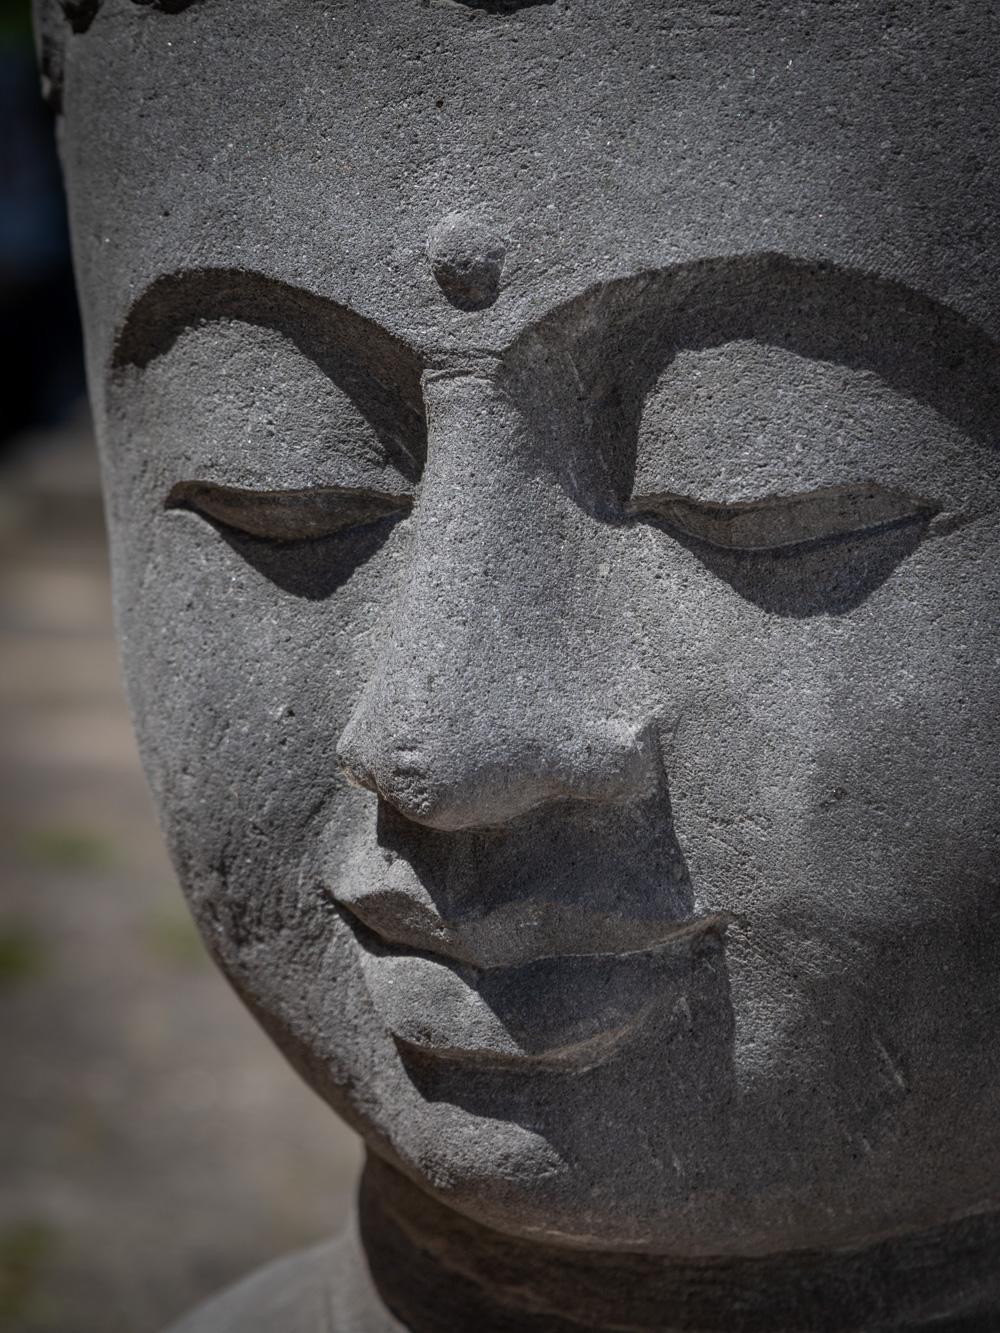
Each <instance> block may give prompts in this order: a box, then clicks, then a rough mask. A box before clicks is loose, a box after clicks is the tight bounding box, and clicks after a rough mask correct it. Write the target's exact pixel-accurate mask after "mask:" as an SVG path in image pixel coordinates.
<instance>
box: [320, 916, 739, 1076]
mask: <svg viewBox="0 0 1000 1333" xmlns="http://www.w3.org/2000/svg"><path fill="white" fill-rule="evenodd" d="M338 906H339V908H340V911H341V915H342V917H343V918H344V920H345V921H346V922H347V923H348V925H349V926H350V928H351V931H352V933H353V935H354V938H355V940H356V941H357V944H358V949H359V954H360V959H361V966H362V970H363V973H364V977H365V981H366V984H367V987H368V991H369V994H370V996H371V998H372V1001H373V1003H374V1005H375V1007H376V1009H377V1010H378V1012H379V1014H380V1016H381V1017H382V1019H383V1021H384V1022H385V1025H386V1027H387V1029H388V1031H389V1033H390V1034H391V1036H392V1038H393V1040H394V1042H395V1044H396V1047H397V1049H398V1050H399V1052H400V1054H401V1056H402V1057H403V1058H404V1059H410V1060H417V1061H425V1062H427V1061H434V1062H450V1063H456V1064H464V1065H469V1066H478V1067H481V1068H491V1067H492V1068H496V1069H508V1070H516V1069H523V1070H526V1071H530V1070H538V1069H542V1068H544V1069H550V1070H566V1071H572V1072H574V1073H579V1072H582V1071H583V1070H586V1069H591V1068H594V1067H596V1066H598V1065H601V1064H604V1063H606V1062H607V1061H608V1060H609V1059H611V1057H612V1056H613V1055H615V1054H616V1052H618V1051H620V1050H621V1049H622V1048H623V1046H625V1045H627V1044H628V1043H629V1042H631V1041H632V1040H634V1039H635V1037H636V1036H637V1035H638V1033H639V1032H640V1030H641V1029H642V1028H643V1027H644V1026H645V1024H646V1023H647V1022H648V1021H649V1019H650V1017H651V1016H652V1014H653V1013H654V1011H657V1010H659V1011H662V1010H663V1007H664V1006H666V1007H667V1009H668V1010H669V1009H670V1008H671V1007H672V1006H674V1005H676V1004H678V1003H679V1002H681V1001H682V1000H683V997H684V995H685V994H686V992H687V989H688V985H689V980H688V979H689V978H690V976H691V973H692V970H693V969H694V968H696V967H699V966H702V965H704V964H705V963H706V962H710V961H711V959H712V957H713V956H717V955H718V954H719V953H720V952H721V950H722V947H723V943H724V937H725V932H726V928H727V926H728V925H729V922H730V920H731V918H730V917H729V916H728V915H727V914H726V913H719V912H712V913H704V914H701V915H695V916H691V917H688V918H686V919H684V920H679V921H672V922H667V923H665V922H658V923H656V925H655V927H653V923H651V922H649V921H646V922H634V921H631V922H630V921H626V920H622V919H620V918H619V919H614V920H606V921H605V922H604V930H603V932H595V931H594V929H593V926H594V923H587V924H586V925H585V928H584V929H582V930H577V931H576V932H572V933H571V932H567V934H566V935H564V939H563V943H564V950H563V951H559V952H557V951H551V952H538V945H539V942H541V943H542V944H543V945H545V946H547V945H550V944H551V942H552V941H551V935H552V929H551V927H552V923H551V922H549V923H547V924H548V927H549V928H548V929H544V930H542V931H540V932H539V933H538V934H537V935H536V936H535V937H534V946H535V947H534V948H532V947H531V946H530V945H528V946H526V945H525V944H524V942H523V939H524V937H523V934H521V936H520V938H521V942H520V944H514V943H512V941H511V940H510V939H509V938H506V937H505V936H506V932H503V931H498V930H497V929H496V928H495V927H496V925H497V923H496V922H494V923H493V925H494V929H493V930H492V931H491V932H490V935H491V936H492V940H491V947H489V948H488V949H484V950H483V952H484V954H485V956H486V957H485V959H482V958H481V959H479V960H476V961H473V960H472V958H471V957H470V950H469V947H468V945H467V944H466V945H465V947H464V948H462V950H461V953H462V956H460V957H455V956H452V955H451V954H450V952H449V953H445V952H438V951H437V950H435V949H431V948H426V947H425V948H418V947H414V946H413V945H412V944H403V943H400V942H399V940H398V939H393V938H389V939H387V938H385V936H384V935H383V934H382V933H381V932H379V931H376V930H375V929H373V928H372V924H371V923H370V921H367V922H366V921H364V920H362V919H361V917H360V915H359V914H358V913H357V911H356V910H354V909H353V905H352V904H348V903H344V902H343V901H341V902H338ZM577 924H578V925H579V922H578V923H577ZM588 927H589V928H588ZM393 934H395V935H397V936H398V935H399V934H400V932H399V931H394V932H393ZM448 934H449V932H447V930H446V928H445V927H444V926H443V925H441V926H440V930H439V931H437V932H436V936H437V938H442V939H446V938H447V937H448ZM574 935H575V938H574ZM602 935H603V939H602V942H603V943H604V947H603V948H598V947H596V945H597V944H598V942H599V940H601V936H602ZM640 937H644V938H643V939H641V938H640ZM567 939H570V940H572V945H571V948H572V951H566V950H565V944H566V940H567ZM449 942H450V941H449ZM588 944H589V945H590V946H591V947H587V946H588ZM518 953H520V954H521V955H522V957H521V959H520V960H519V961H513V962H511V961H502V962H500V963H499V964H497V963H496V961H495V960H511V959H516V958H517V955H518ZM525 954H527V957H525V956H524V955H525ZM487 964H489V965H487Z"/></svg>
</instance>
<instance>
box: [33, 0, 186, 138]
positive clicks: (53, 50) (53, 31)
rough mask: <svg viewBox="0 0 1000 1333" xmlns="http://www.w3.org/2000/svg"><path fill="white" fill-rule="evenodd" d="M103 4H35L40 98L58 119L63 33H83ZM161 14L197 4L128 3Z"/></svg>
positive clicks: (41, 0)
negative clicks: (148, 8)
mask: <svg viewBox="0 0 1000 1333" xmlns="http://www.w3.org/2000/svg"><path fill="white" fill-rule="evenodd" d="M103 3H104V0H34V5H35V30H36V40H37V43H38V61H39V65H40V66H41V75H42V97H43V98H44V99H45V101H46V102H47V103H48V105H49V106H50V107H51V108H52V110H53V111H54V112H55V113H56V115H59V114H60V113H61V111H62V91H63V74H64V67H65V49H64V48H65V43H66V29H67V27H68V28H69V30H70V31H71V32H74V33H83V32H86V31H87V29H88V28H89V27H90V25H91V24H92V23H93V22H94V19H96V18H97V15H98V14H99V13H100V10H101V6H102V5H103ZM131 3H132V4H134V5H148V6H149V7H150V8H152V9H159V10H160V11H161V12H162V13H164V14H179V13H180V12H181V11H182V10H184V9H188V8H189V7H190V6H191V5H193V4H195V3H197V0H131Z"/></svg>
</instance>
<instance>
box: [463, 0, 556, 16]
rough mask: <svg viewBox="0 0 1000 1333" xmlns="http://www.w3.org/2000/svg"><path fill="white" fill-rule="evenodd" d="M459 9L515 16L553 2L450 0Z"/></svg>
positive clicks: (546, 0)
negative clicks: (523, 10)
mask: <svg viewBox="0 0 1000 1333" xmlns="http://www.w3.org/2000/svg"><path fill="white" fill-rule="evenodd" d="M450 3H451V4H453V5H455V6H456V7H458V8H461V9H475V10H478V11H479V12H480V13H482V14H500V15H509V14H516V13H517V12H518V11H519V10H521V9H534V8H535V7H536V6H538V5H551V4H554V3H555V0H450Z"/></svg>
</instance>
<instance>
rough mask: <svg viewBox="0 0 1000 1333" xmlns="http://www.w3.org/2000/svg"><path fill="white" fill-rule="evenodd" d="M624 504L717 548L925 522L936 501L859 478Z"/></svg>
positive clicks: (749, 547)
mask: <svg viewBox="0 0 1000 1333" xmlns="http://www.w3.org/2000/svg"><path fill="white" fill-rule="evenodd" d="M629 508H630V510H631V512H632V513H633V514H635V515H636V516H637V517H640V518H647V519H653V520H657V519H658V520H660V521H661V522H664V523H667V524H668V525H670V526H672V527H675V528H677V529H679V530H680V531H681V532H683V533H686V534H687V535H688V536H689V537H694V538H696V539H697V540H698V541H702V542H705V543H707V544H708V545H710V546H717V547H720V548H721V549H722V550H727V551H774V550H779V549H781V548H783V547H789V546H798V545H801V544H804V543H811V542H822V541H828V540H834V539H837V538H841V537H847V536H850V535H852V534H856V533H868V532H877V531H878V530H879V529H881V528H892V527H896V526H898V525H900V524H903V523H906V522H908V521H911V520H921V521H923V522H924V523H928V522H929V521H930V520H931V519H932V518H933V517H934V516H935V515H936V514H937V513H939V512H940V509H941V506H940V505H938V504H935V503H934V501H932V500H927V499H923V498H921V497H918V496H913V495H908V494H907V493H906V492H905V491H897V490H890V489H888V488H887V487H884V486H877V485H875V484H874V483H872V482H863V483H860V484H858V485H853V486H852V485H848V486H828V487H824V488H823V489H820V490H815V491H806V492H803V493H802V494H799V495H787V496H781V495H773V496H766V497H764V498H762V499H760V500H749V501H741V502H737V503H733V504H720V503H717V502H715V501H708V500H695V499H692V498H691V497H690V496H686V495H675V494H671V493H669V492H664V493H661V494H656V495H647V496H637V497H635V498H634V499H633V500H632V501H631V502H630V504H629Z"/></svg>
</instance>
